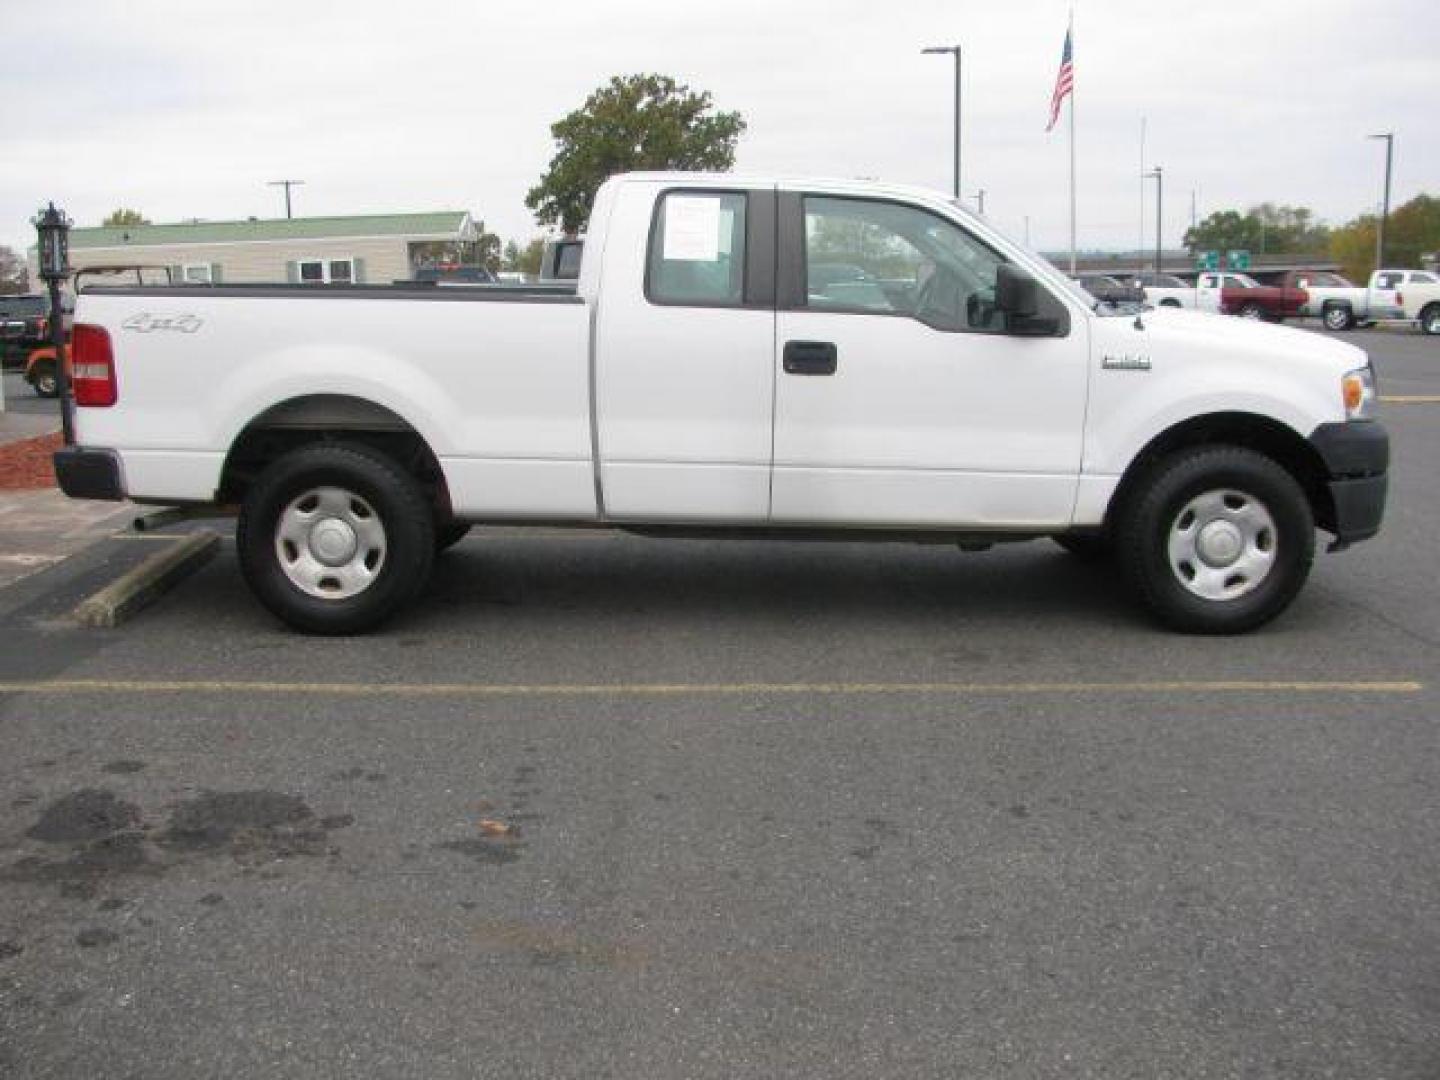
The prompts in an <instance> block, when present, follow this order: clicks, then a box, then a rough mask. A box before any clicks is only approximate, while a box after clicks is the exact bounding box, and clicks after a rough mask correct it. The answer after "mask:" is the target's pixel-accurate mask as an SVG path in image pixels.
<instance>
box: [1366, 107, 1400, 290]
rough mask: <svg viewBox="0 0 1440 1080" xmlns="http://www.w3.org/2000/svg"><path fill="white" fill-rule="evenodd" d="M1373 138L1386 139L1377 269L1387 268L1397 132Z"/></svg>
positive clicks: (1373, 136)
mask: <svg viewBox="0 0 1440 1080" xmlns="http://www.w3.org/2000/svg"><path fill="white" fill-rule="evenodd" d="M1370 138H1372V139H1384V140H1385V201H1384V202H1383V203H1381V204H1380V227H1379V228H1378V229H1376V230H1375V269H1376V270H1383V269H1384V268H1385V222H1386V221H1387V220H1388V219H1389V217H1390V164H1391V161H1392V159H1393V158H1394V153H1395V133H1394V132H1393V131H1387V132H1385V133H1384V134H1383V135H1371V136H1370Z"/></svg>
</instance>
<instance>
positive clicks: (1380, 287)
mask: <svg viewBox="0 0 1440 1080" xmlns="http://www.w3.org/2000/svg"><path fill="white" fill-rule="evenodd" d="M1286 283H1287V284H1293V285H1294V286H1295V287H1297V288H1300V289H1304V290H1305V291H1306V294H1307V295H1308V296H1309V298H1310V299H1309V302H1308V303H1307V304H1306V305H1305V307H1304V308H1303V309H1302V310H1301V312H1300V314H1301V315H1310V316H1313V317H1316V318H1320V319H1323V320H1324V322H1325V326H1326V328H1327V329H1330V330H1349V329H1350V328H1351V327H1353V326H1355V325H1356V324H1357V323H1359V324H1362V325H1364V326H1372V325H1374V324H1375V323H1377V322H1409V323H1415V324H1416V325H1418V326H1419V327H1420V329H1421V330H1423V331H1424V332H1425V333H1427V334H1440V276H1437V275H1435V274H1433V273H1431V272H1430V271H1428V270H1376V271H1375V272H1374V273H1373V274H1371V275H1370V281H1369V283H1368V284H1366V285H1365V286H1364V287H1361V286H1359V285H1352V284H1350V282H1348V281H1346V280H1345V279H1344V278H1343V277H1341V276H1340V275H1339V274H1329V273H1324V272H1320V271H1309V270H1292V271H1291V272H1290V273H1289V274H1287V275H1286Z"/></svg>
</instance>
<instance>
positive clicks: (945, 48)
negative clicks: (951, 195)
mask: <svg viewBox="0 0 1440 1080" xmlns="http://www.w3.org/2000/svg"><path fill="white" fill-rule="evenodd" d="M920 51H921V52H922V53H924V54H925V55H927V56H932V55H935V54H939V53H953V54H954V56H955V198H957V199H958V198H960V46H959V45H932V46H931V47H930V48H928V49H921V50H920ZM982 212H983V211H982Z"/></svg>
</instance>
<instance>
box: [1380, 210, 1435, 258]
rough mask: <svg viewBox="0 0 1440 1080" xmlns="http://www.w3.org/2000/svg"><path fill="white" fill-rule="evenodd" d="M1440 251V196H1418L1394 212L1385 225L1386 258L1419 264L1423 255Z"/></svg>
mask: <svg viewBox="0 0 1440 1080" xmlns="http://www.w3.org/2000/svg"><path fill="white" fill-rule="evenodd" d="M1434 251H1440V199H1437V198H1436V197H1435V196H1433V195H1416V196H1415V198H1413V199H1411V200H1410V201H1409V202H1407V203H1406V204H1405V205H1404V206H1401V207H1400V208H1399V209H1397V210H1395V211H1394V212H1392V213H1391V215H1390V221H1389V223H1388V224H1387V225H1386V228H1385V261H1386V262H1388V263H1389V264H1390V265H1391V266H1419V265H1420V256H1421V255H1428V254H1430V253H1431V252H1434Z"/></svg>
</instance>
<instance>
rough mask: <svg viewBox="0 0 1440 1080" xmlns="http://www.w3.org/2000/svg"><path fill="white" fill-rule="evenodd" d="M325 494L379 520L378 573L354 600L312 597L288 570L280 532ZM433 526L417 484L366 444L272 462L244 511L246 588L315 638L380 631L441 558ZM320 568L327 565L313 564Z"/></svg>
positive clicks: (320, 448)
mask: <svg viewBox="0 0 1440 1080" xmlns="http://www.w3.org/2000/svg"><path fill="white" fill-rule="evenodd" d="M319 488H326V489H338V490H339V491H340V492H342V493H343V494H344V495H347V496H353V497H355V503H358V504H359V505H360V506H361V507H363V509H364V511H365V513H364V514H362V515H361V516H362V517H364V518H366V519H367V520H368V519H369V518H370V516H371V515H372V514H373V517H374V518H376V519H378V522H379V525H380V527H381V536H382V540H383V543H382V544H381V545H380V547H379V549H378V550H379V552H380V555H379V557H378V558H377V560H376V566H377V567H378V571H377V572H375V574H374V578H373V580H371V581H370V582H369V583H368V585H364V586H362V587H361V591H358V592H357V593H355V594H354V595H346V596H341V597H339V598H333V599H332V598H330V597H326V596H320V595H312V594H311V593H309V592H306V591H305V590H304V589H303V588H302V587H301V585H299V584H297V581H296V577H297V573H296V571H295V570H294V569H293V567H295V566H298V565H299V563H298V562H295V561H294V560H292V562H291V567H292V568H291V569H287V567H286V565H285V564H284V563H283V562H282V555H281V550H282V548H283V546H284V545H283V542H282V541H281V540H280V539H279V537H278V536H277V531H276V530H277V526H278V525H279V524H280V522H281V515H282V514H288V513H289V512H290V511H291V510H293V509H294V508H295V507H297V506H300V505H301V503H302V502H303V499H304V497H305V494H306V493H307V492H309V491H312V490H314V489H319ZM355 503H352V504H351V505H355ZM433 520H434V519H433V517H432V514H431V510H430V503H429V500H428V499H427V498H426V496H425V493H424V491H422V490H421V488H420V485H419V484H418V483H417V482H416V480H415V478H414V477H412V476H411V475H409V474H408V473H406V472H405V471H404V470H403V469H401V468H400V466H399V465H397V464H396V463H395V461H394V460H392V459H391V458H389V457H387V456H386V455H385V454H382V453H380V452H379V451H377V450H372V449H371V448H370V447H368V446H364V445H361V444H359V443H344V442H335V443H312V444H310V445H308V446H302V447H300V448H299V449H296V450H292V451H291V452H290V453H288V454H286V455H284V456H283V457H281V458H279V459H278V460H276V461H274V462H272V463H271V464H270V465H269V466H268V467H267V468H266V469H265V471H264V472H262V473H261V474H260V476H259V477H258V478H257V479H256V481H255V483H254V484H253V485H252V486H251V488H250V491H249V492H248V493H247V495H246V496H245V501H244V503H243V504H242V505H241V508H240V518H239V522H238V523H237V526H236V531H235V545H236V550H237V552H238V554H239V557H240V568H241V571H242V572H243V573H244V575H245V580H246V582H247V583H248V584H249V586H250V588H251V590H252V591H253V592H254V593H255V595H256V597H257V598H258V599H259V600H260V602H261V603H262V604H264V605H265V607H267V608H268V609H269V610H270V611H271V612H272V613H274V614H275V615H276V616H278V617H279V618H280V619H281V620H282V621H284V622H285V623H288V624H289V625H290V626H292V627H294V628H295V629H296V630H301V631H304V632H305V633H308V634H359V633H364V632H365V631H367V630H371V629H373V628H375V627H376V626H379V625H380V624H381V623H383V622H384V621H385V620H386V619H388V618H390V617H391V616H392V615H394V614H395V613H396V612H397V611H399V610H400V609H401V608H403V607H404V606H405V605H406V604H408V603H409V602H410V601H411V600H413V599H414V598H415V596H416V595H417V594H418V593H419V592H420V590H421V589H422V588H423V587H424V585H425V582H426V581H427V580H428V579H429V576H430V568H431V564H432V563H433V561H434V557H435V538H434V524H433ZM313 535H314V534H313V533H312V536H313ZM313 543H314V541H313V539H312V540H311V544H312V545H313ZM290 548H291V549H292V550H293V548H294V545H293V544H291V545H290ZM362 557H363V553H362ZM312 565H314V566H321V565H322V564H321V563H320V562H319V561H318V560H312Z"/></svg>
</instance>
